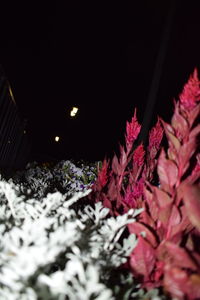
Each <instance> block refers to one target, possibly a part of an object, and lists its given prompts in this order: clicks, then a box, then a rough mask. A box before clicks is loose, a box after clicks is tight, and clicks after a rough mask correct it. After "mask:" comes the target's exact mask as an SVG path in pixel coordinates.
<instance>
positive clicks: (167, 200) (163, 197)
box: [153, 186, 173, 208]
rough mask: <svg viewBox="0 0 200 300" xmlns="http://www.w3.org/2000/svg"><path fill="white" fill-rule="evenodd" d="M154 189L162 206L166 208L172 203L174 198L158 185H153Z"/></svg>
mask: <svg viewBox="0 0 200 300" xmlns="http://www.w3.org/2000/svg"><path fill="white" fill-rule="evenodd" d="M153 191H154V194H155V197H156V201H157V203H158V205H159V207H161V208H165V207H166V206H168V205H169V204H172V202H173V198H172V197H170V196H169V195H168V194H167V193H166V192H165V191H163V190H161V189H160V188H158V187H156V186H155V187H153Z"/></svg>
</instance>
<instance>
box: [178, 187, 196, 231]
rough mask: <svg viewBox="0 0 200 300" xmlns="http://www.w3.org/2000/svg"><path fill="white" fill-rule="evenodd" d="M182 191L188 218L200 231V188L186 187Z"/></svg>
mask: <svg viewBox="0 0 200 300" xmlns="http://www.w3.org/2000/svg"><path fill="white" fill-rule="evenodd" d="M182 190H183V201H184V204H185V207H186V211H187V215H188V218H189V220H190V222H191V223H192V225H193V226H195V227H196V228H197V229H198V230H200V187H199V186H197V185H185V186H183V187H182Z"/></svg>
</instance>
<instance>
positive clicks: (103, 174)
mask: <svg viewBox="0 0 200 300" xmlns="http://www.w3.org/2000/svg"><path fill="white" fill-rule="evenodd" d="M108 165H109V163H108V162H107V161H106V159H105V160H104V161H103V164H102V168H101V170H100V171H99V173H98V180H97V182H98V183H99V184H100V186H101V187H104V186H105V185H106V183H107V181H108V175H107V173H108Z"/></svg>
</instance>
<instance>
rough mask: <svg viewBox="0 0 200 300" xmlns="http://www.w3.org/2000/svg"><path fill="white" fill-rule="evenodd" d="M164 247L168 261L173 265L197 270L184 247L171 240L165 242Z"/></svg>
mask: <svg viewBox="0 0 200 300" xmlns="http://www.w3.org/2000/svg"><path fill="white" fill-rule="evenodd" d="M165 247H166V250H167V253H168V256H169V259H170V263H171V264H172V265H173V266H174V267H180V268H186V269H191V270H193V271H197V270H198V267H197V265H196V264H195V263H194V261H193V259H192V258H191V257H190V256H189V254H188V253H187V251H186V250H185V249H183V248H181V247H179V246H178V245H175V244H174V243H171V242H166V243H165Z"/></svg>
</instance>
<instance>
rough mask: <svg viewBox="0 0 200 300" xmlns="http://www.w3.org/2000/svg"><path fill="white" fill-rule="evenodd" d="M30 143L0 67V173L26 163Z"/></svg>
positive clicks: (20, 166)
mask: <svg viewBox="0 0 200 300" xmlns="http://www.w3.org/2000/svg"><path fill="white" fill-rule="evenodd" d="M29 154H30V141H29V139H28V137H27V133H26V128H25V123H24V121H23V120H22V118H20V113H19V111H18V108H17V105H16V103H15V99H14V97H13V94H12V90H11V87H10V84H9V82H8V80H7V78H6V76H5V74H4V72H3V70H2V68H1V67H0V171H1V170H4V171H6V172H8V173H9V172H12V171H13V170H16V169H21V168H23V167H24V166H25V165H26V163H27V162H28V159H29Z"/></svg>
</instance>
